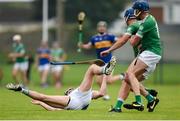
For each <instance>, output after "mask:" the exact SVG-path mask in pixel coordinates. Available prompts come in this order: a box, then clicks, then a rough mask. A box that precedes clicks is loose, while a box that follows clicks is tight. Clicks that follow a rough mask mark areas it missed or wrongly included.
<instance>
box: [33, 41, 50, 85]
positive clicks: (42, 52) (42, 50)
mask: <svg viewBox="0 0 180 121" xmlns="http://www.w3.org/2000/svg"><path fill="white" fill-rule="evenodd" d="M49 59H50V49H49V46H48V43H47V42H45V41H42V42H41V45H40V47H39V48H38V49H37V56H36V67H38V71H39V73H40V78H41V86H42V87H44V88H46V87H48V83H47V78H48V74H49V69H50V65H49Z"/></svg>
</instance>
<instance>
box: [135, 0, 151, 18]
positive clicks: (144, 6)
mask: <svg viewBox="0 0 180 121" xmlns="http://www.w3.org/2000/svg"><path fill="white" fill-rule="evenodd" d="M133 9H134V10H135V11H134V15H135V16H136V17H138V16H139V15H140V14H141V13H142V12H148V11H149V9H150V7H149V3H148V2H147V1H144V0H142V1H137V2H135V3H134V4H133Z"/></svg>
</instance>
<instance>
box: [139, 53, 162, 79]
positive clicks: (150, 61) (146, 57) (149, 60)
mask: <svg viewBox="0 0 180 121" xmlns="http://www.w3.org/2000/svg"><path fill="white" fill-rule="evenodd" d="M138 59H140V60H141V61H143V62H144V63H145V64H146V65H147V66H148V67H147V68H146V72H145V73H144V74H143V76H144V78H145V79H147V78H148V76H149V75H150V74H152V73H153V72H154V70H155V69H156V64H158V63H159V61H160V59H161V56H160V55H157V54H155V53H153V52H150V51H143V52H142V53H141V54H140V55H139V56H138Z"/></svg>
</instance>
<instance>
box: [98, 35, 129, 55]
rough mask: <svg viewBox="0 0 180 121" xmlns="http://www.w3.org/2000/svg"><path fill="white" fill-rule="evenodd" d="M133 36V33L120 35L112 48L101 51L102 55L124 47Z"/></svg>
mask: <svg viewBox="0 0 180 121" xmlns="http://www.w3.org/2000/svg"><path fill="white" fill-rule="evenodd" d="M130 38H131V35H128V34H124V35H123V36H122V37H120V38H119V39H118V40H117V41H116V43H114V44H113V46H112V47H111V48H109V49H108V50H106V51H103V52H101V56H106V55H108V54H109V53H110V52H112V51H114V50H116V49H118V48H120V47H122V46H123V45H124V44H125V43H126V42H127V41H128V40H129V39H130Z"/></svg>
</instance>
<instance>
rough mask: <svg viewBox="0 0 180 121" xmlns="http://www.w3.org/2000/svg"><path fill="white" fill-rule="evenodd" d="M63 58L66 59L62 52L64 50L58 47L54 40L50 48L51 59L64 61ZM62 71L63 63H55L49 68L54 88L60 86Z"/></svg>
mask: <svg viewBox="0 0 180 121" xmlns="http://www.w3.org/2000/svg"><path fill="white" fill-rule="evenodd" d="M65 59H66V54H65V53H64V50H63V49H62V48H60V47H59V43H58V42H54V43H53V44H52V49H51V60H52V61H58V62H62V61H65ZM63 71H64V67H63V65H56V66H53V67H52V68H51V72H52V76H53V79H54V81H55V87H56V88H60V87H61V86H62V78H63Z"/></svg>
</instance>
